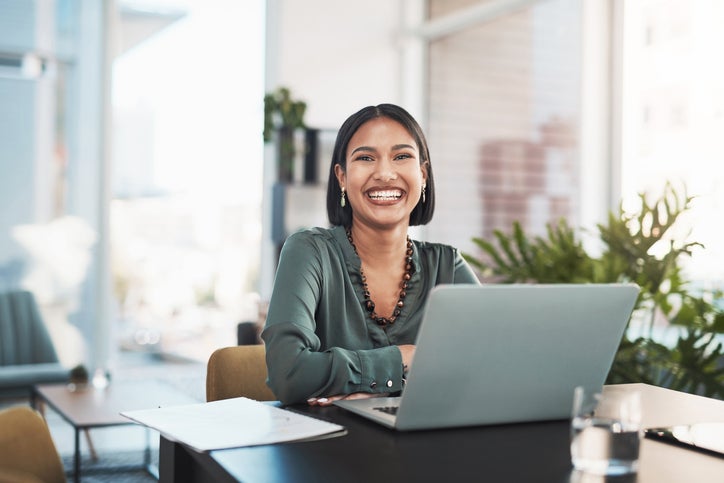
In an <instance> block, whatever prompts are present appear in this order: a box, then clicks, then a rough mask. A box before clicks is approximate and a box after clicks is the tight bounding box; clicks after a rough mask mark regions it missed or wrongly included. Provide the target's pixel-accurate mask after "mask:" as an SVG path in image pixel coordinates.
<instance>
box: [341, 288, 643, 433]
mask: <svg viewBox="0 0 724 483" xmlns="http://www.w3.org/2000/svg"><path fill="white" fill-rule="evenodd" d="M638 293H639V287H638V286H637V285H634V284H580V285H578V284H555V285H542V284H537V285H533V284H525V285H524V284H513V285H510V284H507V285H440V286H437V287H435V289H433V290H432V291H431V292H430V296H429V297H428V301H427V307H426V309H425V315H424V318H423V322H422V326H421V327H420V332H419V334H418V339H417V350H416V353H415V360H414V361H413V364H412V366H411V368H410V372H409V374H408V377H407V384H406V386H405V389H404V391H403V392H402V395H401V396H400V397H380V398H371V399H357V400H349V401H344V400H343V401H337V402H335V404H336V405H337V406H340V407H342V408H344V409H347V410H349V411H352V412H355V413H357V414H359V415H362V416H365V417H367V418H370V419H372V420H374V421H377V422H379V423H381V424H383V425H385V426H389V427H391V428H395V429H398V430H415V429H432V428H448V427H456V426H473V425H485V424H500V423H512V422H524V421H543V420H553V419H566V418H568V417H570V412H571V403H572V400H573V389H574V388H575V387H576V386H579V385H581V386H586V387H588V388H600V387H601V386H603V383H604V381H605V379H606V376H607V374H608V371H609V369H610V368H611V364H612V362H613V358H614V355H615V353H616V350H617V349H618V346H619V343H620V341H621V338H622V336H623V333H624V330H625V328H626V325H627V322H628V319H629V317H630V315H631V311H632V310H633V307H634V303H635V301H636V297H637V295H638Z"/></svg>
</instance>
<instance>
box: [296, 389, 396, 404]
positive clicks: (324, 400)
mask: <svg viewBox="0 0 724 483" xmlns="http://www.w3.org/2000/svg"><path fill="white" fill-rule="evenodd" d="M388 395H389V394H387V393H383V394H377V393H371V392H355V393H352V394H339V395H337V396H329V397H310V398H309V399H307V404H309V405H310V406H331V405H332V403H333V402H334V401H341V400H342V399H368V398H372V397H383V396H388Z"/></svg>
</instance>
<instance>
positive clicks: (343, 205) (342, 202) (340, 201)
mask: <svg viewBox="0 0 724 483" xmlns="http://www.w3.org/2000/svg"><path fill="white" fill-rule="evenodd" d="M340 189H341V190H342V197H341V198H340V199H339V206H341V207H342V208H344V207H345V206H347V200H346V199H345V197H344V188H340Z"/></svg>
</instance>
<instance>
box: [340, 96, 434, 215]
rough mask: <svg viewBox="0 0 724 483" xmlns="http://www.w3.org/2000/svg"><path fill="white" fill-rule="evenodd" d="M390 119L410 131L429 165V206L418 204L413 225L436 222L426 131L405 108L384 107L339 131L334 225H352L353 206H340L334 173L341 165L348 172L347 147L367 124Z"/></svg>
mask: <svg viewBox="0 0 724 483" xmlns="http://www.w3.org/2000/svg"><path fill="white" fill-rule="evenodd" d="M383 117H385V118H388V119H392V120H393V121H397V122H399V123H400V124H402V126H403V127H404V128H405V129H407V132H409V133H410V135H411V136H412V137H413V138H414V139H415V142H416V143H417V149H418V151H419V152H420V165H421V166H422V165H423V164H425V163H427V182H426V191H425V198H426V200H425V203H423V202H422V200H418V202H417V205H415V208H413V210H412V212H411V213H410V226H415V225H425V224H427V223H429V222H430V220H432V215H433V213H434V212H435V178H434V177H433V175H432V166H431V164H430V151H429V150H428V147H427V141H426V140H425V134H424V133H423V132H422V128H421V127H420V125H419V124H418V123H417V121H416V120H415V118H413V117H412V116H411V115H410V113H408V112H407V111H406V110H404V109H403V108H401V107H399V106H396V105H394V104H380V105H378V106H367V107H364V108H362V109H360V110H359V111H357V112H356V113H354V114H352V115H351V116H350V117H349V118H347V120H346V121H344V124H342V127H340V128H339V132H338V133H337V139H336V141H335V142H334V150H333V151H332V162H331V164H330V167H329V182H328V184H327V216H328V217H329V222H330V223H331V224H332V225H341V226H344V227H350V226H352V207H351V206H350V204H349V203H347V206H345V207H342V206H340V202H339V201H340V198H341V196H342V190H341V189H340V187H339V182H338V180H337V176H336V175H335V173H334V166H335V165H337V164H339V165H340V167H341V168H342V171H344V172H345V173H346V172H347V147H348V146H349V141H350V139H352V136H354V134H355V133H356V132H357V130H358V129H359V128H360V126H362V125H363V124H364V123H366V122H367V121H371V120H373V119H378V118H383Z"/></svg>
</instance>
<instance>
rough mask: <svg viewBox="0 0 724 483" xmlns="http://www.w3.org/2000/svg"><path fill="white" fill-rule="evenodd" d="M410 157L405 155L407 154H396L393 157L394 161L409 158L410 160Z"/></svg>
mask: <svg viewBox="0 0 724 483" xmlns="http://www.w3.org/2000/svg"><path fill="white" fill-rule="evenodd" d="M411 157H412V156H411V155H409V154H407V153H400V154H398V155H397V156H395V159H400V160H401V159H409V158H411Z"/></svg>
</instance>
